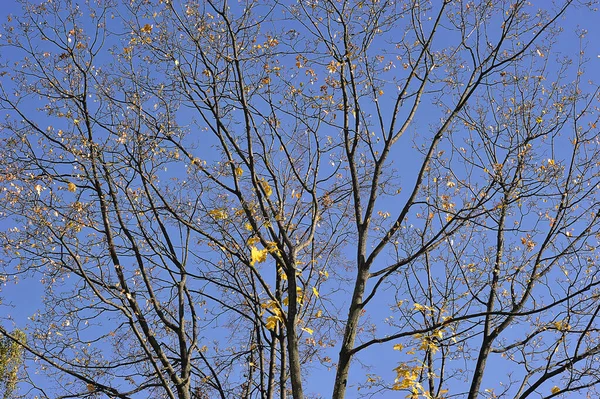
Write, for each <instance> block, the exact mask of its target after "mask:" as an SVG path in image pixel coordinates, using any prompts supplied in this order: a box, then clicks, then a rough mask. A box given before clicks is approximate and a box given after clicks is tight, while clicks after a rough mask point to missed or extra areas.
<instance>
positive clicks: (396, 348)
mask: <svg viewBox="0 0 600 399" xmlns="http://www.w3.org/2000/svg"><path fill="white" fill-rule="evenodd" d="M402 349H404V345H402V344H396V345H394V350H395V351H401V350H402Z"/></svg>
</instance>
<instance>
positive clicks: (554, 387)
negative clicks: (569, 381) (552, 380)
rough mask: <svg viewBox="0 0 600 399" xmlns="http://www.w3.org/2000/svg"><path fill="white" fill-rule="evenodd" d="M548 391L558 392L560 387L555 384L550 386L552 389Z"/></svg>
mask: <svg viewBox="0 0 600 399" xmlns="http://www.w3.org/2000/svg"><path fill="white" fill-rule="evenodd" d="M550 392H552V393H553V394H557V393H559V392H560V388H559V387H557V386H556V385H555V386H553V387H552V389H551V390H550Z"/></svg>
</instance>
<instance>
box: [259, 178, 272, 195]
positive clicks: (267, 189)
mask: <svg viewBox="0 0 600 399" xmlns="http://www.w3.org/2000/svg"><path fill="white" fill-rule="evenodd" d="M260 185H261V186H262V188H263V190H264V192H265V195H266V196H267V197H270V196H271V195H272V194H273V189H272V188H271V186H270V185H269V182H268V181H266V180H261V182H260Z"/></svg>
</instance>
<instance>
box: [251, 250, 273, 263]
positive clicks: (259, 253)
mask: <svg viewBox="0 0 600 399" xmlns="http://www.w3.org/2000/svg"><path fill="white" fill-rule="evenodd" d="M250 251H251V252H250V265H251V266H254V265H255V264H256V263H263V262H265V261H266V260H267V254H268V253H269V250H268V249H266V248H263V249H258V248H256V247H254V246H253V247H252V248H251V250H250Z"/></svg>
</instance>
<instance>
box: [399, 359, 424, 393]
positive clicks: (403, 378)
mask: <svg viewBox="0 0 600 399" xmlns="http://www.w3.org/2000/svg"><path fill="white" fill-rule="evenodd" d="M422 370H423V367H422V366H409V365H408V364H406V363H401V364H400V365H399V366H398V367H396V368H395V369H394V371H395V372H396V379H395V380H394V386H393V389H394V390H395V391H399V390H401V389H411V390H417V392H416V393H418V389H419V388H420V389H422V387H421V384H420V383H419V374H420V373H421V371H422Z"/></svg>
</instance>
